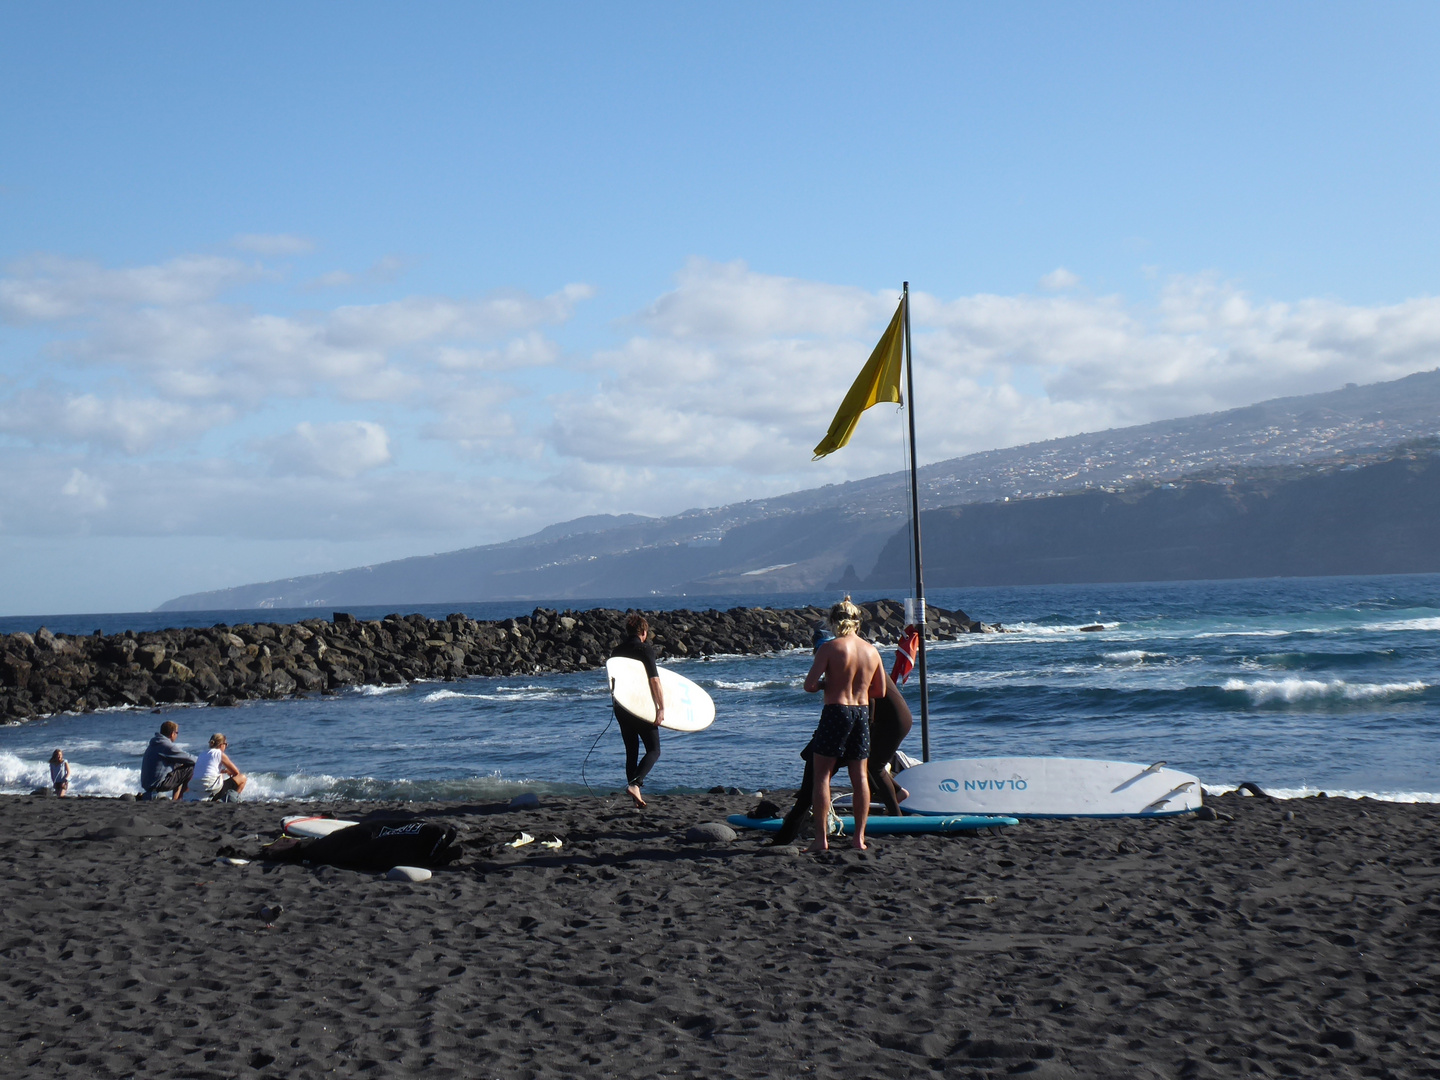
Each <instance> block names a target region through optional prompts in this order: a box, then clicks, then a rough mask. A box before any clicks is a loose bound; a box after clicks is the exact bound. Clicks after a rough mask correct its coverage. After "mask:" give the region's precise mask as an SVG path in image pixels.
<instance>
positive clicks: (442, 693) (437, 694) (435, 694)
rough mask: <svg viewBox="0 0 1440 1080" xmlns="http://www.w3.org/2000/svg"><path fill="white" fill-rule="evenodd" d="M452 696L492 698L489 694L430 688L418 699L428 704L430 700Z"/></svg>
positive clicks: (447, 699)
mask: <svg viewBox="0 0 1440 1080" xmlns="http://www.w3.org/2000/svg"><path fill="white" fill-rule="evenodd" d="M452 698H471V699H474V700H479V701H484V700H487V699H489V700H494V698H493V696H492V695H490V694H462V693H461V692H460V691H459V690H432V691H430V693H428V694H426V695H425V696H424V697H422V698H421V699H420V700H421V701H423V702H425V703H426V704H429V703H430V702H432V701H449V700H451V699H452Z"/></svg>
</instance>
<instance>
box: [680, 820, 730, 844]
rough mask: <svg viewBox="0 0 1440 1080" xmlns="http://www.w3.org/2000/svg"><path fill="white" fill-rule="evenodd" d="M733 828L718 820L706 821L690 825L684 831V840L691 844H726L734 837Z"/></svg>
mask: <svg viewBox="0 0 1440 1080" xmlns="http://www.w3.org/2000/svg"><path fill="white" fill-rule="evenodd" d="M736 835H737V834H736V832H735V830H734V829H732V828H730V826H729V825H724V824H722V823H720V822H718V821H707V822H705V823H704V824H702V825H692V826H690V828H689V829H688V830H686V833H685V840H686V842H687V843H691V844H728V843H730V842H731V841H732V840H734V839H735V837H736Z"/></svg>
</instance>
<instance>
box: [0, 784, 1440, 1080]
mask: <svg viewBox="0 0 1440 1080" xmlns="http://www.w3.org/2000/svg"><path fill="white" fill-rule="evenodd" d="M753 801H754V800H753V799H747V798H741V797H738V796H671V797H666V796H658V797H654V798H653V799H652V801H651V809H650V810H648V811H646V812H644V813H640V812H637V811H634V810H632V809H630V808H628V805H627V802H628V801H627V800H625V799H624V796H619V797H615V798H596V799H546V800H545V801H544V804H543V805H542V806H540V807H539V808H534V809H527V810H506V809H504V808H502V807H482V806H458V805H453V804H445V805H441V804H435V805H424V806H420V805H411V806H406V807H399V808H397V807H382V806H379V805H377V804H366V805H363V806H352V807H340V806H332V807H330V809H334V810H337V811H341V812H343V813H345V814H346V815H348V816H360V815H363V814H371V813H374V812H376V811H378V810H382V809H384V810H394V809H400V810H403V811H417V810H418V811H423V812H424V814H425V815H426V816H427V817H428V818H429V819H430V820H435V821H441V822H448V823H451V824H454V825H456V826H458V827H459V828H460V829H461V835H462V839H463V840H464V841H465V842H466V856H465V858H464V859H463V860H462V861H461V862H459V863H457V864H456V865H455V866H454V867H452V868H451V869H448V870H444V871H437V873H436V874H435V876H434V878H432V879H431V880H430V881H428V882H424V883H420V884H408V883H396V882H391V881H387V880H384V879H383V878H381V877H380V876H378V875H375V874H364V873H356V872H351V871H344V870H337V869H333V868H328V867H325V868H319V869H311V868H308V867H304V866H298V865H282V866H272V867H269V868H267V867H266V866H265V865H264V864H262V863H260V862H255V863H252V864H251V865H249V866H245V867H238V868H237V867H230V866H223V865H216V864H215V858H216V855H217V853H218V852H219V851H221V849H222V848H235V849H238V850H239V852H240V853H242V854H258V852H259V850H260V842H259V841H258V840H256V839H247V838H248V837H253V836H254V835H255V834H263V835H264V836H265V838H267V839H268V838H269V837H270V836H272V835H274V833H275V831H276V829H277V827H278V823H279V819H280V817H281V815H282V814H286V813H292V812H304V811H307V810H313V809H314V804H309V805H307V806H303V807H302V806H296V807H287V806H285V805H281V804H275V803H268V804H255V803H251V804H242V805H238V806H218V805H217V806H211V805H195V804H169V803H166V804H135V803H131V802H125V801H120V800H100V799H84V800H82V799H66V800H56V799H38V798H35V799H31V798H21V797H6V798H3V799H0V837H3V839H0V879H3V915H0V1075H3V1076H6V1077H31V1076H52V1075H56V1074H70V1075H89V1076H100V1077H112V1076H113V1077H125V1076H147V1077H212V1076H213V1077H231V1076H273V1077H310V1076H322V1075H327V1076H328V1075H338V1076H351V1075H359V1076H408V1075H420V1074H422V1073H423V1074H424V1075H425V1076H427V1077H443V1076H464V1077H504V1078H506V1080H510V1078H512V1077H515V1078H523V1077H552V1076H553V1077H561V1076H577V1075H596V1076H626V1077H650V1076H674V1075H679V1076H707V1077H728V1076H735V1077H771V1076H788V1075H800V1076H812V1075H813V1076H825V1077H830V1076H835V1077H838V1076H842V1075H843V1076H911V1075H926V1074H934V1075H937V1076H946V1077H952V1076H953V1077H1003V1076H1010V1075H1025V1076H1033V1077H1036V1078H1041V1077H1067V1076H1084V1077H1179V1078H1185V1080H1189V1078H1196V1077H1210V1076H1235V1075H1251V1074H1253V1075H1257V1076H1326V1077H1351V1076H1354V1077H1434V1076H1440V1030H1437V1025H1436V1023H1435V1020H1434V1012H1435V1008H1436V1004H1437V1000H1436V994H1437V991H1440V951H1437V947H1440V902H1437V900H1436V898H1435V896H1434V887H1435V884H1436V882H1437V880H1440V844H1437V839H1436V835H1437V827H1440V806H1430V805H1418V806H1417V805H1394V804H1387V803H1378V802H1371V801H1364V800H1362V801H1359V802H1353V801H1348V800H1339V799H1307V800H1304V801H1290V802H1272V801H1269V800H1265V799H1258V798H1249V797H1240V796H1236V795H1231V796H1225V797H1222V798H1218V799H1212V800H1210V804H1209V805H1211V806H1213V807H1214V808H1215V809H1216V810H1218V811H1219V813H1220V815H1221V817H1220V818H1219V819H1217V820H1214V821H1200V820H1192V819H1174V820H1152V821H1143V822H1142V821H1134V820H1122V821H1070V822H1059V821H1045V822H1036V823H1027V824H1022V825H1020V826H1018V827H1014V828H1011V829H1008V830H1005V831H1003V832H1000V833H996V834H988V833H987V834H979V835H967V836H962V837H959V838H941V837H932V836H916V837H890V838H880V839H877V840H874V841H872V850H871V851H870V852H868V853H865V854H859V853H855V852H852V851H848V850H845V851H838V852H836V853H835V854H832V855H828V856H822V857H818V858H817V857H809V856H804V855H798V854H794V853H793V851H792V850H790V849H779V851H778V853H777V850H776V849H767V848H765V847H764V846H763V841H762V839H761V838H760V837H759V836H756V835H750V834H745V833H742V834H741V837H740V839H739V840H737V841H736V842H734V843H730V844H719V845H713V846H704V845H696V844H688V843H686V842H684V834H685V830H686V828H687V827H688V826H690V825H693V824H695V823H698V822H705V821H718V820H723V819H724V817H725V815H727V814H730V813H736V812H743V811H744V810H746V809H748V808H749V806H750V805H751V804H752V803H753ZM1292 814H1293V818H1290V819H1288V820H1287V815H1292ZM1227 817H1229V818H1231V820H1226V818H1227ZM522 830H524V831H526V832H528V833H530V834H532V835H534V836H536V837H537V838H538V839H541V840H548V839H550V838H551V837H552V836H557V837H560V838H562V839H563V840H564V846H563V847H562V848H561V849H559V850H558V851H552V850H547V849H543V848H541V847H540V845H539V844H538V843H537V844H532V845H529V846H527V847H524V848H521V849H515V850H512V849H508V848H505V847H503V846H501V845H503V843H504V842H505V841H508V840H511V839H513V838H514V837H516V836H517V835H518V834H519V833H520V832H521V831H522ZM267 905H269V906H274V905H282V906H283V911H282V912H281V913H280V914H279V915H278V916H275V917H274V918H273V919H271V920H269V921H267V920H266V919H265V918H264V917H262V916H260V914H259V912H260V909H261V908H262V906H267Z"/></svg>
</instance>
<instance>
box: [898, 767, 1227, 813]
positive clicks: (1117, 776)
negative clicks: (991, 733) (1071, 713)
mask: <svg viewBox="0 0 1440 1080" xmlns="http://www.w3.org/2000/svg"><path fill="white" fill-rule="evenodd" d="M895 783H896V784H897V785H898V786H900V787H903V788H906V789H907V790H908V791H909V792H910V797H909V798H908V799H906V800H905V801H904V802H902V803H901V804H900V808H901V809H902V810H905V811H907V812H908V813H911V814H1004V815H1007V816H1009V817H1163V816H1165V815H1169V814H1188V813H1191V812H1192V811H1195V810H1198V809H1199V808H1200V800H1201V795H1202V793H1201V791H1200V781H1199V780H1198V779H1197V778H1196V777H1194V776H1191V775H1190V774H1189V773H1183V772H1180V771H1178V770H1176V769H1168V768H1166V767H1165V762H1163V761H1157V762H1155V763H1154V764H1153V765H1143V764H1140V763H1138V762H1134V761H1095V760H1091V759H1089V758H1044V757H990V758H950V759H948V760H945V761H930V762H927V763H925V764H923V765H916V766H914V767H913V768H909V769H906V770H904V771H903V772H901V773H900V774H899V775H898V776H896V777H895Z"/></svg>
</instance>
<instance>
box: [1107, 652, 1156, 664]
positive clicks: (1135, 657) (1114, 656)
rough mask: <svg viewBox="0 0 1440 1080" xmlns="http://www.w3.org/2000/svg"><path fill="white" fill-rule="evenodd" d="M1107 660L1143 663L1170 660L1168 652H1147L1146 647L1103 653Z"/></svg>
mask: <svg viewBox="0 0 1440 1080" xmlns="http://www.w3.org/2000/svg"><path fill="white" fill-rule="evenodd" d="M1101 656H1103V657H1104V658H1105V659H1106V660H1109V661H1111V662H1112V663H1116V664H1143V663H1144V662H1145V661H1146V660H1169V659H1170V657H1169V655H1168V654H1167V653H1163V652H1146V651H1145V650H1144V649H1124V650H1122V651H1120V652H1107V653H1101Z"/></svg>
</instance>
